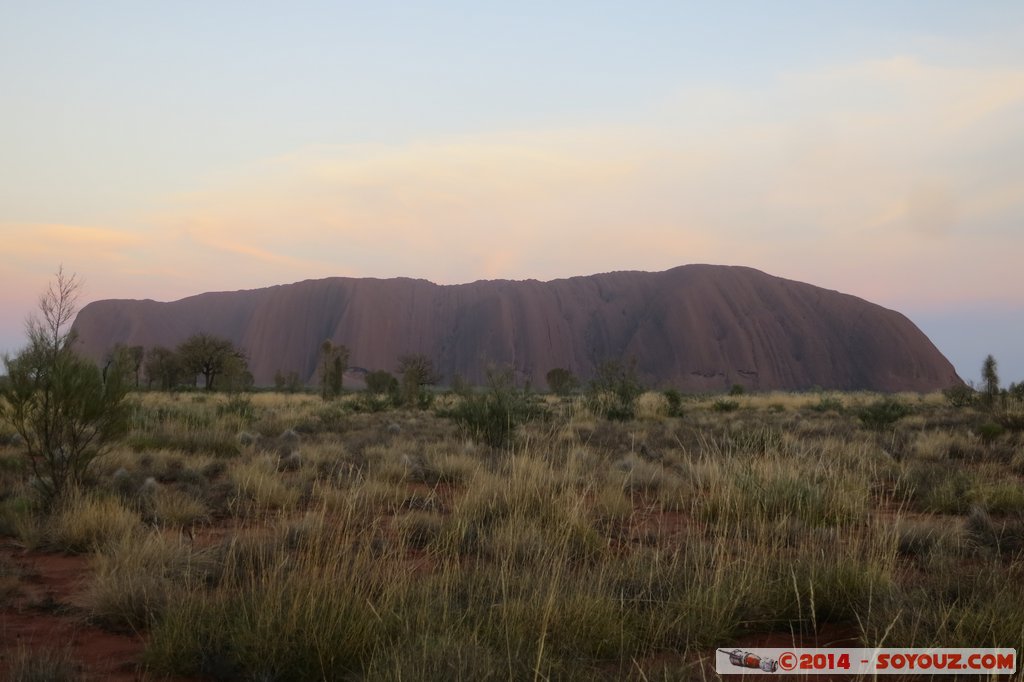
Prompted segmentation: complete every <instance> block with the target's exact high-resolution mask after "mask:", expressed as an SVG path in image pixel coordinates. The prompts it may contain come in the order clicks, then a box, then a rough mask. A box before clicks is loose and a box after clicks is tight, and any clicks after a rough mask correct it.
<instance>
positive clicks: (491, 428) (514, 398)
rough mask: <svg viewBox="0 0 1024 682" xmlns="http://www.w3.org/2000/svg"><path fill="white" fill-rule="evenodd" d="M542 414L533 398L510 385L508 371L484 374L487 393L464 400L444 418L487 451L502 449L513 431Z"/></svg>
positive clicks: (473, 395)
mask: <svg viewBox="0 0 1024 682" xmlns="http://www.w3.org/2000/svg"><path fill="white" fill-rule="evenodd" d="M541 413H542V411H541V409H540V407H539V405H538V404H537V402H536V401H535V400H534V398H533V396H532V395H531V394H530V393H529V392H528V391H525V390H522V389H519V388H517V387H516V386H515V384H514V382H513V376H512V371H511V370H505V371H500V372H494V371H491V372H488V373H487V389H486V390H485V391H484V392H483V393H478V394H472V395H468V396H466V397H464V398H463V399H462V402H460V403H459V404H458V405H457V406H456V407H455V408H454V409H453V410H451V411H450V412H449V413H448V416H450V417H452V418H453V419H455V421H456V422H458V423H459V424H460V425H461V426H462V427H463V428H464V429H465V430H466V431H467V432H468V433H469V434H470V435H471V436H472V437H473V438H476V439H479V440H481V441H483V442H485V443H487V444H488V445H490V446H491V447H502V446H504V445H506V444H507V443H508V441H509V438H510V437H511V435H512V433H513V432H514V431H515V429H516V427H518V426H519V425H520V424H523V423H525V422H527V421H530V420H531V419H536V418H537V417H539V416H540V415H541Z"/></svg>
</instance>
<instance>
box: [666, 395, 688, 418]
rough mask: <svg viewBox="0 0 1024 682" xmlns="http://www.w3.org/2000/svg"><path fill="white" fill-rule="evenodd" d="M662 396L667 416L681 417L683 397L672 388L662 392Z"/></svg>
mask: <svg viewBox="0 0 1024 682" xmlns="http://www.w3.org/2000/svg"><path fill="white" fill-rule="evenodd" d="M662 395H663V396H665V402H667V403H668V416H670V417H682V416H683V395H682V394H681V393H680V392H679V391H677V390H676V389H674V388H670V389H668V390H666V391H664V392H662Z"/></svg>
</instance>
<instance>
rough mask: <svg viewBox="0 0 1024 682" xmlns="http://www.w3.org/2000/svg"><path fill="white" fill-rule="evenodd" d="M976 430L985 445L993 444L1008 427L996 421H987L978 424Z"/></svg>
mask: <svg viewBox="0 0 1024 682" xmlns="http://www.w3.org/2000/svg"><path fill="white" fill-rule="evenodd" d="M976 431H977V433H978V436H979V437H980V438H981V442H982V443H984V444H985V445H991V444H992V443H994V442H995V441H996V440H997V439H998V438H999V437H1000V436H1002V435H1003V434H1004V433H1005V432H1006V429H1004V428H1003V426H1002V425H1001V424H997V423H996V422H985V423H983V424H981V425H980V426H978V428H977V429H976Z"/></svg>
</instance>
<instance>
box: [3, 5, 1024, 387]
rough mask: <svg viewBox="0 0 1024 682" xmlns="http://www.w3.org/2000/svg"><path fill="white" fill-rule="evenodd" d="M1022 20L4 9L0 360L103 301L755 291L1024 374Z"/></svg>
mask: <svg viewBox="0 0 1024 682" xmlns="http://www.w3.org/2000/svg"><path fill="white" fill-rule="evenodd" d="M1021 46H1024V3H1021V2H1019V1H1012V2H1010V1H1008V2H994V1H993V2H985V3H966V2H962V1H959V0H958V1H955V2H952V1H949V2H947V1H943V0H928V1H921V2H912V1H909V0H905V1H896V2H874V3H873V2H863V1H861V2H840V1H834V2H779V1H778V0H775V1H772V2H768V1H764V2H757V1H754V0H749V1H747V2H727V1H723V2H708V3H684V2H676V1H672V2H668V1H666V2H635V3H623V2H603V1H600V0H590V1H587V2H575V1H569V0H565V1H563V2H529V1H523V0H520V1H518V2H515V3H511V2H510V3H488V2H479V1H477V2H469V1H466V2H430V3H424V2H415V3H414V2H406V3H399V2H381V1H375V2H345V1H340V0H335V1H332V2H258V1H253V0H249V1H247V2H226V1H222V2H209V1H202V2H198V1H197V2H193V1H189V0H185V1H180V2H173V3H169V2H168V3H150V2H129V1H123V2H121V1H114V0H105V1H102V2H89V3H86V2H46V1H33V2H0V112H2V113H0V245H2V246H0V248H2V249H3V252H2V253H3V259H2V263H3V265H2V267H0V352H2V351H4V350H7V351H14V350H16V349H17V348H19V347H20V346H21V345H22V344H23V338H24V337H23V324H24V320H25V317H26V316H27V315H28V314H29V313H31V312H32V311H33V309H34V307H35V304H36V300H37V298H38V294H39V292H40V291H41V290H42V289H43V288H44V287H45V286H46V283H47V281H48V280H49V279H50V278H51V277H52V274H53V272H54V271H55V270H56V269H57V267H58V266H59V265H61V264H63V266H64V268H65V270H69V271H73V272H76V273H79V274H80V275H81V276H82V278H83V279H84V281H85V291H84V295H83V299H82V302H83V303H84V302H87V301H89V300H95V299H100V298H153V299H158V300H173V299H176V298H181V297H184V296H188V295H192V294H196V293H200V292H203V291H210V290H234V289H244V288H254V287H262V286H268V285H272V284H281V283H287V282H293V281H297V280H302V279H310V278H319V277H327V276H332V275H347V276H373V277H393V276H410V277H422V278H426V279H430V280H432V281H435V282H439V283H458V282H466V281H473V280H476V279H482V278H506V279H526V278H538V279H552V278H558V277H566V276H572V275H581V274H591V273H595V272H604V271H609V270H662V269H666V268H669V267H673V266H676V265H682V264H685V263H697V262H703V263H722V264H735V265H748V266H751V267H755V268H758V269H761V270H764V271H766V272H768V273H771V274H774V275H779V276H783V277H788V278H792V279H797V280H801V281H806V282H809V283H812V284H816V285H819V286H824V287H827V288H830V289H838V290H840V291H843V292H846V293H851V294H854V295H857V296H861V297H863V298H866V299H868V300H871V301H874V302H876V303H879V304H881V305H884V306H886V307H889V308H894V309H897V310H899V311H901V312H903V313H905V314H906V315H907V316H908V317H910V318H911V319H912V320H913V321H914V322H916V323H917V324H918V326H920V327H921V328H922V329H923V330H924V331H925V332H926V333H928V334H929V335H930V336H931V338H932V339H933V341H935V343H936V345H938V347H939V349H940V350H942V351H943V352H944V353H946V355H947V357H949V358H950V359H951V360H952V361H953V362H954V364H955V365H956V366H957V369H958V370H959V372H960V374H961V376H963V377H964V378H965V379H972V380H977V378H978V375H979V373H980V367H981V362H982V360H983V358H984V356H985V355H986V354H987V353H993V354H994V355H995V356H996V358H997V360H999V364H1000V369H1001V372H1000V373H1001V375H1002V377H1003V379H1004V381H1006V382H1009V381H1019V380H1022V379H1024V343H1022V341H1024V286H1022V285H1021V272H1022V269H1021V265H1022V256H1024V49H1022V47H1021Z"/></svg>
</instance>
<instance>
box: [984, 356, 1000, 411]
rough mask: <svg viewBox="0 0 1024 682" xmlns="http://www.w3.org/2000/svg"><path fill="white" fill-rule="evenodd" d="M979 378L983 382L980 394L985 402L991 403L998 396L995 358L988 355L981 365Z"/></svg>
mask: <svg viewBox="0 0 1024 682" xmlns="http://www.w3.org/2000/svg"><path fill="white" fill-rule="evenodd" d="M981 380H982V382H983V383H984V384H985V385H984V387H983V389H982V395H983V396H984V397H985V402H986V403H987V404H989V405H992V404H993V403H994V402H995V399H996V398H997V397H999V375H998V374H996V359H995V358H994V357H992V356H991V355H989V356H988V357H986V358H985V362H984V363H983V364H982V366H981Z"/></svg>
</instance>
